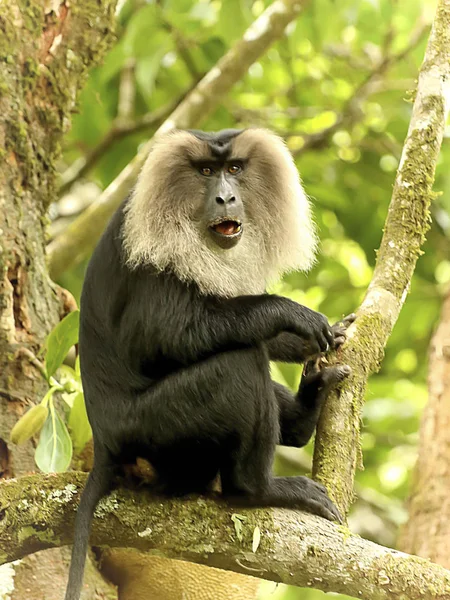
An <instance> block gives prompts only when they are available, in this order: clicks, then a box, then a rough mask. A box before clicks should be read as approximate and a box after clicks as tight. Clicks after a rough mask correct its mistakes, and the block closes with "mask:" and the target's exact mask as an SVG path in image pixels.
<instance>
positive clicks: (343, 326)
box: [331, 313, 356, 350]
mask: <svg viewBox="0 0 450 600" xmlns="http://www.w3.org/2000/svg"><path fill="white" fill-rule="evenodd" d="M355 319H356V315H355V313H351V314H350V315H347V316H346V317H344V318H343V319H342V320H341V321H338V322H337V323H335V324H334V325H332V326H331V331H332V332H333V338H334V339H333V344H332V346H331V348H332V349H333V350H337V349H338V348H339V347H340V346H342V344H343V343H344V342H345V340H346V339H347V329H348V328H349V327H350V325H351V324H352V323H353V322H354V321H355Z"/></svg>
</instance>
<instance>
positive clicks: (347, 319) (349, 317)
mask: <svg viewBox="0 0 450 600" xmlns="http://www.w3.org/2000/svg"><path fill="white" fill-rule="evenodd" d="M355 320H356V314H355V313H350V314H349V315H347V316H346V317H344V318H343V319H342V321H340V322H339V324H341V322H342V324H343V325H344V327H349V326H350V325H351V324H352V323H353V322H354V321H355Z"/></svg>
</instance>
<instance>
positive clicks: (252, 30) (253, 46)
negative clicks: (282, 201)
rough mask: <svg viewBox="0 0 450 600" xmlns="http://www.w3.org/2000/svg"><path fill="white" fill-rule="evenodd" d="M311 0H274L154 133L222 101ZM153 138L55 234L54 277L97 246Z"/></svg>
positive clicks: (194, 122)
mask: <svg viewBox="0 0 450 600" xmlns="http://www.w3.org/2000/svg"><path fill="white" fill-rule="evenodd" d="M305 2H306V0H275V2H274V3H273V4H271V5H270V6H269V7H268V8H267V9H266V10H265V11H264V12H263V13H262V15H261V16H260V17H259V18H258V19H257V20H256V21H255V22H254V23H253V24H252V25H251V27H249V29H247V31H246V32H245V33H244V36H243V38H242V39H241V40H239V41H238V42H237V43H236V44H235V45H234V46H233V47H232V48H231V49H230V50H229V51H228V52H227V53H226V54H225V56H223V57H222V58H221V59H220V61H219V62H218V63H217V65H216V66H215V67H213V68H212V69H211V71H210V72H209V73H207V75H205V77H204V78H203V79H202V80H201V81H200V82H199V84H198V85H197V86H196V87H195V88H194V89H193V90H192V92H191V93H190V94H189V95H188V96H187V98H186V99H185V100H184V101H183V102H181V104H180V105H179V106H178V107H177V108H176V109H175V110H174V112H173V113H172V114H171V115H170V117H169V118H168V119H167V120H166V121H165V122H164V123H163V125H162V126H161V127H160V128H159V129H158V131H157V132H156V134H155V135H158V134H159V133H161V132H165V131H168V130H170V129H173V128H180V129H189V128H192V127H196V126H198V124H199V123H201V121H202V120H203V119H204V118H205V117H206V116H207V115H208V114H209V113H210V112H211V111H212V110H214V109H215V108H216V107H217V106H219V104H220V102H221V100H222V98H223V97H224V96H225V94H227V93H228V92H229V91H230V90H231V88H232V87H233V86H234V84H235V83H236V82H238V81H240V80H241V79H242V78H243V77H244V75H245V74H246V72H247V71H248V68H249V67H250V66H251V65H252V64H253V63H254V62H255V61H256V60H258V59H259V58H260V57H261V56H262V55H263V54H264V53H265V52H266V50H267V49H268V47H269V46H270V45H271V44H273V43H274V42H275V41H276V40H278V39H280V38H281V37H282V36H283V34H284V30H285V29H286V27H287V25H289V23H291V22H292V21H293V20H294V19H295V18H296V17H297V16H298V14H299V13H300V11H301V9H302V7H303V6H304V4H305ZM151 144H152V140H150V141H149V142H147V144H145V145H144V146H143V148H142V149H141V150H140V151H139V153H138V154H137V155H136V157H135V158H134V159H133V160H132V161H131V162H130V163H129V164H128V165H127V166H126V167H125V169H124V170H123V171H122V172H121V173H120V175H119V176H118V177H117V178H116V179H115V180H114V181H113V182H112V183H111V184H110V185H109V186H108V187H107V188H106V190H105V191H104V192H103V194H102V195H101V196H100V197H99V199H98V200H97V201H96V202H95V203H93V204H92V205H91V206H90V207H89V208H88V209H87V210H86V211H85V212H84V213H83V214H82V215H81V216H80V217H78V219H76V220H75V221H74V222H73V223H71V225H69V227H68V228H67V229H66V231H65V232H64V234H62V235H60V236H59V237H58V238H57V239H55V240H53V241H52V242H51V243H50V244H49V247H48V255H49V269H50V274H51V276H52V277H53V279H56V278H58V276H59V275H61V273H62V272H63V271H65V270H66V269H67V268H68V267H70V266H72V265H74V264H78V263H79V262H81V261H82V260H83V259H84V258H86V256H88V255H89V254H90V252H91V251H92V250H93V248H94V247H95V245H96V243H97V241H98V239H99V237H100V235H101V233H102V231H103V229H104V227H105V225H106V223H107V222H108V220H109V218H110V217H111V215H112V213H113V212H114V211H115V210H116V208H117V207H118V206H119V205H120V203H121V202H122V201H123V199H124V198H125V197H126V195H127V194H128V192H129V191H130V189H131V187H132V186H133V184H134V182H135V180H136V177H137V175H138V173H139V171H140V169H141V167H142V165H143V163H144V161H145V158H146V157H147V154H148V151H149V150H150V147H151Z"/></svg>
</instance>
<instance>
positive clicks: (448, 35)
mask: <svg viewBox="0 0 450 600" xmlns="http://www.w3.org/2000/svg"><path fill="white" fill-rule="evenodd" d="M449 104H450V0H439V3H438V7H437V12H436V16H435V20H434V23H433V27H432V30H431V34H430V37H429V40H428V45H427V49H426V52H425V59H424V62H423V64H422V67H421V69H420V73H419V79H418V85H417V93H416V99H415V102H414V106H413V111H412V116H411V122H410V126H409V130H408V134H407V137H406V141H405V144H404V147H403V152H402V157H401V161H400V166H399V168H398V171H397V175H396V179H395V185H394V191H393V194H392V199H391V203H390V206H389V212H388V216H387V219H386V224H385V228H384V235H383V239H382V242H381V247H380V250H379V252H378V258H377V263H376V266H375V271H374V275H373V278H372V281H371V283H370V286H369V288H368V290H367V293H366V296H365V298H364V301H363V303H362V305H361V307H360V309H359V310H358V319H357V320H356V322H355V323H354V324H353V325H352V326H351V328H350V329H349V335H348V342H347V343H346V344H345V346H344V347H343V348H342V350H341V351H340V352H339V356H338V359H339V361H340V362H344V363H346V364H349V365H350V366H351V367H352V368H353V375H352V377H351V378H349V380H348V381H346V383H345V385H344V387H343V389H342V391H341V392H340V394H339V395H337V396H336V395H335V396H334V397H331V398H330V399H329V401H328V402H327V404H326V406H325V408H324V410H323V412H322V416H321V419H320V422H319V426H318V430H317V438H316V446H315V453H314V468H313V473H314V476H315V477H316V478H317V479H318V480H320V481H322V482H323V483H325V485H327V487H328V488H329V490H330V492H331V494H332V496H333V498H334V500H335V501H336V502H337V504H338V506H339V507H340V509H341V510H342V512H344V513H346V512H347V511H348V508H349V506H350V504H351V501H352V495H353V480H354V475H355V470H356V467H357V464H358V460H359V458H358V457H359V453H360V443H359V428H360V413H361V407H362V405H363V402H364V393H365V389H366V384H367V379H368V377H369V375H370V374H371V373H373V372H375V371H377V369H378V368H379V365H380V363H381V360H382V358H383V354H384V348H385V346H386V343H387V340H388V337H389V335H390V333H391V331H392V328H393V326H394V324H395V322H396V320H397V318H398V315H399V313H400V310H401V307H402V305H403V303H404V301H405V298H406V295H407V293H408V289H409V285H410V282H411V278H412V275H413V273H414V269H415V266H416V262H417V259H418V257H419V256H420V254H421V246H422V244H423V242H424V240H425V234H426V232H427V230H428V228H429V223H430V213H429V207H430V202H431V199H432V195H433V192H432V185H433V182H434V174H435V168H436V163H437V159H438V155H439V150H440V147H441V143H442V138H443V134H444V128H445V122H446V117H447V115H448V111H449Z"/></svg>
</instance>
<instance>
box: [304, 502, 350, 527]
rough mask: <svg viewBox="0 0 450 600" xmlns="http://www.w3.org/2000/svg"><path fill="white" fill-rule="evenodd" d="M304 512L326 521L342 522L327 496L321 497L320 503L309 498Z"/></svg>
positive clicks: (339, 514)
mask: <svg viewBox="0 0 450 600" xmlns="http://www.w3.org/2000/svg"><path fill="white" fill-rule="evenodd" d="M306 510H308V511H309V512H311V513H313V514H315V515H318V516H319V517H323V518H324V519H327V521H338V522H339V523H342V522H343V519H342V516H341V513H340V512H339V510H338V509H337V507H336V506H335V505H334V504H333V502H332V501H331V500H330V499H329V498H328V497H327V496H323V498H322V499H321V500H320V501H319V500H315V499H314V498H310V499H309V502H308V506H307V509H306Z"/></svg>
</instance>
